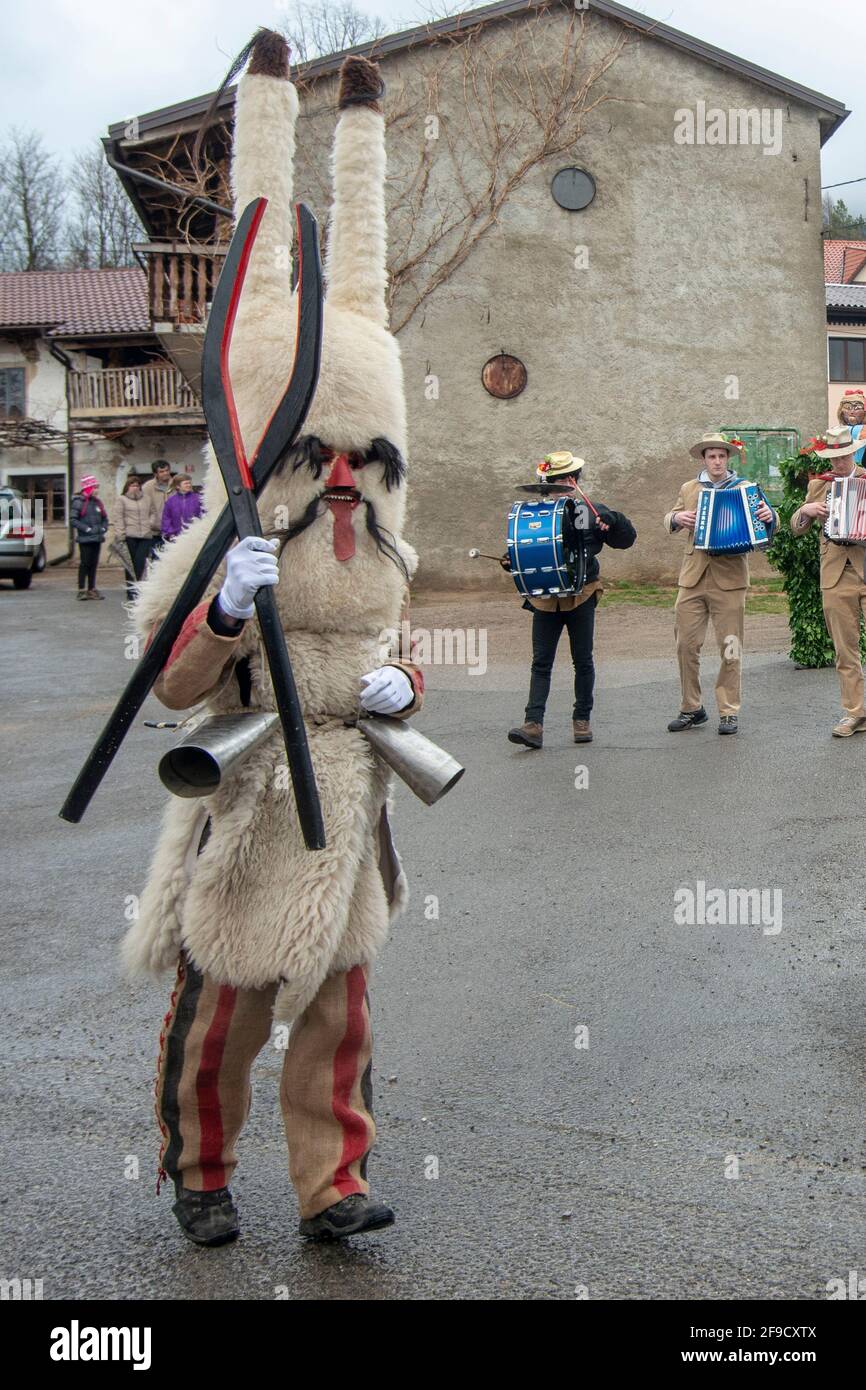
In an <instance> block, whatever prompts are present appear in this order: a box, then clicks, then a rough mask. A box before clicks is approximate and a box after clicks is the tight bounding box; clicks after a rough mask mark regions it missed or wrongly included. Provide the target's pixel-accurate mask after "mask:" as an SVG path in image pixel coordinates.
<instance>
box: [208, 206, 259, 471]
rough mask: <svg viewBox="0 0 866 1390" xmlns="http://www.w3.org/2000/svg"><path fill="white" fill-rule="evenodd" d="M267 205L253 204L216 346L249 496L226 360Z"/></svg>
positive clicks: (246, 466)
mask: <svg viewBox="0 0 866 1390" xmlns="http://www.w3.org/2000/svg"><path fill="white" fill-rule="evenodd" d="M267 205H268V200H267V198H259V199H258V202H257V204H256V210H255V212H254V213H253V217H252V221H251V222H250V227H249V231H248V232H247V236H246V240H245V242H244V244H243V249H242V251H241V257H240V260H239V261H238V273H237V276H236V278H235V283H234V285H233V286H232V293H231V298H230V299H229V307H228V313H227V314H226V321H225V324H224V326H223V337H222V342H221V343H220V374H221V377H222V385H223V394H224V396H225V402H226V409H227V411H228V416H229V424H230V426H231V431H232V438H233V440H234V446H235V458H236V459H237V465H238V469H239V470H240V475H241V482H242V483H243V485H244V487H245V488H247V489H248V490H249V491H250V492H252V489H253V478H252V473H251V472H250V465H249V463H248V462H247V456H246V452H245V450H244V441H243V437H242V435H241V427H240V423H239V421H238V412H237V406H236V404H235V393H234V391H233V390H232V380H231V376H230V374H229V356H230V353H231V344H232V332H233V330H234V326H235V318H236V316H237V312H238V305H239V304H240V301H241V293H242V291H243V287H244V280H245V279H246V274H247V267H248V266H249V263H250V256H251V255H252V253H253V245H254V243H255V239H256V237H257V236H258V234H259V225H260V223H261V220H262V218H263V217H264V215H265V208H266V207H267Z"/></svg>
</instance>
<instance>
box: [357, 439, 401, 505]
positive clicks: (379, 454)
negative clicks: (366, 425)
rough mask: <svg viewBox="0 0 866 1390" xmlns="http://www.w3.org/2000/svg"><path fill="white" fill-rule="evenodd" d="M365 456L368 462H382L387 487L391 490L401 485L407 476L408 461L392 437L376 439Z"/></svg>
mask: <svg viewBox="0 0 866 1390" xmlns="http://www.w3.org/2000/svg"><path fill="white" fill-rule="evenodd" d="M364 457H365V458H366V460H367V462H368V463H376V462H379V463H381V464H382V467H383V471H384V478H385V487H386V488H387V489H388V491H389V492H390V491H391V490H392V488H395V487H399V486H400V484H401V483H402V482H403V479H404V478H405V477H406V461H405V459H404V458H403V455H402V454H401V453H400V450H399V449H397V448H396V447H395V446H394V445H393V444H392V443H391V441H390V439H383V438H381V437H379V438H377V439H374V440H373V442H372V444H371V445H370V447H369V449H368V450H367V452H366V454H365V455H364Z"/></svg>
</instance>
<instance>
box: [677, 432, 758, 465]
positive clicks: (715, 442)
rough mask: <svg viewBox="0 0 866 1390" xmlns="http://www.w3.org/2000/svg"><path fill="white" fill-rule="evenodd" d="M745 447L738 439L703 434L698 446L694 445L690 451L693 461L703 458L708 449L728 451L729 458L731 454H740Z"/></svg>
mask: <svg viewBox="0 0 866 1390" xmlns="http://www.w3.org/2000/svg"><path fill="white" fill-rule="evenodd" d="M743 447H744V446H743V445H742V444H741V443H740V441H739V440H738V439H725V436H724V435H723V434H703V435H701V437H700V439H699V440H698V442H697V444H693V445H692V447H691V448H690V449H689V453H690V454H691V456H692V458H693V459H699V458H702V457H703V455H704V451H705V450H706V449H726V450H727V452H728V458H730V456H731V454H736V453H739V451H740V449H742V448H743Z"/></svg>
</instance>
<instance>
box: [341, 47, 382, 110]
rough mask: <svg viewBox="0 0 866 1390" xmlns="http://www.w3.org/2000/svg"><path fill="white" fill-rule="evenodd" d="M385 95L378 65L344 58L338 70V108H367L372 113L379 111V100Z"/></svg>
mask: <svg viewBox="0 0 866 1390" xmlns="http://www.w3.org/2000/svg"><path fill="white" fill-rule="evenodd" d="M384 95H385V83H384V82H383V80H382V74H381V73H380V71H379V65H378V63H371V62H370V60H369V59H368V58H361V57H357V56H356V57H352V58H344V59H343V66H342V67H341V68H340V97H339V102H338V105H339V108H340V110H341V111H345V109H346V107H347V106H369V107H370V108H371V110H373V111H381V110H382V107H381V105H380V98H381V97H383V96H384Z"/></svg>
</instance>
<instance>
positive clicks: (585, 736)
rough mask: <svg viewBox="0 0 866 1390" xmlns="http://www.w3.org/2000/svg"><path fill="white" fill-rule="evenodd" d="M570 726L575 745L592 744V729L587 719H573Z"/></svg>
mask: <svg viewBox="0 0 866 1390" xmlns="http://www.w3.org/2000/svg"><path fill="white" fill-rule="evenodd" d="M571 725H572V728H573V729H574V741H575V743H592V729H591V728H590V727H589V720H588V719H573V720H572V721H571Z"/></svg>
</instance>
